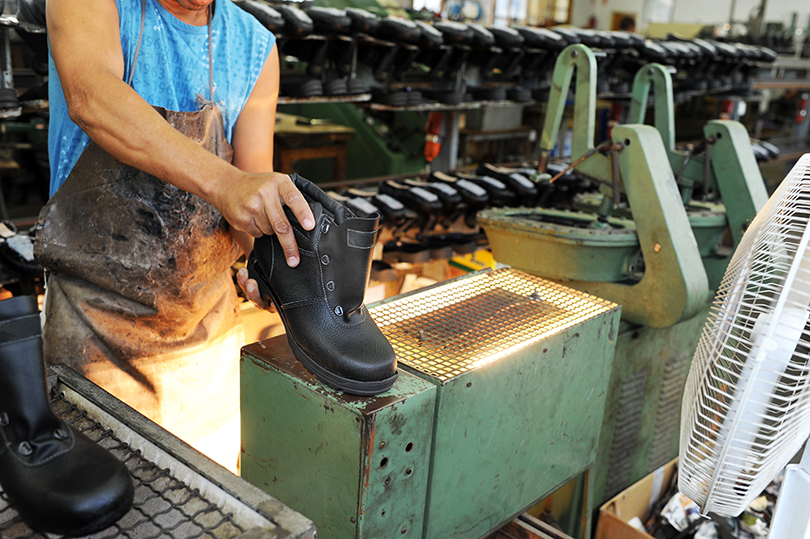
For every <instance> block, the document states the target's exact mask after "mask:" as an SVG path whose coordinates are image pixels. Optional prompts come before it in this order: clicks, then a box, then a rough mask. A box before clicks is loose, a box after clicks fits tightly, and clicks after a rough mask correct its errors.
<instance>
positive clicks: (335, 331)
mask: <svg viewBox="0 0 810 539" xmlns="http://www.w3.org/2000/svg"><path fill="white" fill-rule="evenodd" d="M291 178H292V180H293V182H295V185H296V187H298V189H299V190H300V191H301V192H302V193H303V195H304V196H305V197H306V199H307V201H308V202H309V204H310V207H311V209H312V213H313V215H314V217H315V223H316V225H315V228H314V229H312V230H310V231H308V230H305V229H304V228H303V227H301V226H300V224H299V223H298V221H297V220H296V219H295V216H294V215H293V214H292V212H291V211H289V210H287V209H286V208H285V211H287V218H288V219H289V221H290V224H291V225H292V228H293V230H294V231H295V239H296V241H297V242H298V250H299V252H300V254H301V261H300V263H299V264H298V266H296V267H294V268H291V267H289V266H288V265H287V263H286V261H285V258H284V252H283V250H282V248H281V244H280V243H279V241H278V239H277V238H276V236H275V235H273V236H263V237H261V238H257V239H256V241H255V242H254V247H253V252H252V253H251V255H250V258H249V260H248V270H249V272H250V277H251V278H252V279H255V280H256V281H257V282H258V283H259V290H260V291H261V293H262V296H263V297H264V299H265V300H267V301H272V302H273V303H274V304H275V305H276V307H277V308H278V312H279V315H280V317H281V321H282V322H283V323H284V327H285V329H286V330H287V341H288V342H289V344H290V348H292V351H293V354H294V355H295V357H296V359H298V360H299V361H300V362H301V363H302V364H303V365H304V367H305V368H306V369H307V370H308V371H309V372H310V373H312V374H314V375H315V376H316V377H317V378H318V379H319V380H321V381H322V382H324V383H325V384H326V385H328V386H330V387H333V388H336V389H340V390H342V391H345V392H346V393H352V394H355V395H376V394H379V393H383V392H385V391H387V390H388V389H390V388H391V386H392V385H393V384H394V381H395V380H396V378H397V362H396V357H395V355H394V350H393V348H392V347H391V344H390V343H389V342H388V340H387V339H386V338H385V336H384V335H383V334H382V332H381V331H380V329H379V328H378V327H377V324H376V323H375V322H374V320H373V319H372V318H371V315H370V314H369V313H368V309H366V308H365V306H364V305H363V297H364V295H365V290H366V283H367V282H368V276H369V272H370V271H371V254H372V250H373V247H374V243H375V242H376V239H377V230H378V224H379V216H377V215H375V216H372V217H369V218H360V217H356V216H355V215H354V214H353V213H352V212H351V210H349V209H348V208H347V207H345V206H343V205H341V204H340V203H339V202H337V201H336V200H334V199H332V198H331V197H329V196H328V195H327V194H326V193H324V192H323V191H322V190H321V189H320V188H318V187H317V186H316V185H315V184H313V183H311V182H310V181H308V180H305V179H303V178H301V177H299V176H298V175H296V174H293V175H291Z"/></svg>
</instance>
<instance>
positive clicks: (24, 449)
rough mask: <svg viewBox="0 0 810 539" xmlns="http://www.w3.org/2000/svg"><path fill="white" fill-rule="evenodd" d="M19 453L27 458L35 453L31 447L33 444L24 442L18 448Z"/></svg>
mask: <svg viewBox="0 0 810 539" xmlns="http://www.w3.org/2000/svg"><path fill="white" fill-rule="evenodd" d="M17 451H18V452H19V453H20V455H22V456H24V457H27V456H29V455H30V454H31V453H33V452H34V448H33V447H31V444H29V443H28V442H22V443H21V444H20V446H19V447H18V448H17Z"/></svg>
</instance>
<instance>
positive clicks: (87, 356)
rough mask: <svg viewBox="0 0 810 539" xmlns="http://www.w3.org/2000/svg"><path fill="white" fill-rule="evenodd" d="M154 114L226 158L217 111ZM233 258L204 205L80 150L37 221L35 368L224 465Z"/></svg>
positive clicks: (229, 457) (232, 453) (234, 361)
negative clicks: (104, 395)
mask: <svg viewBox="0 0 810 539" xmlns="http://www.w3.org/2000/svg"><path fill="white" fill-rule="evenodd" d="M158 110H159V112H160V113H161V114H162V115H163V116H164V117H165V118H166V120H167V121H168V122H169V123H170V124H171V125H173V126H174V127H175V128H177V129H178V130H179V131H180V132H182V133H184V134H185V135H187V136H189V137H190V138H191V139H193V140H195V141H196V142H197V143H199V144H200V145H201V146H202V147H204V148H205V149H207V150H209V151H211V152H213V153H215V154H217V155H219V156H220V157H222V158H223V159H226V160H227V161H229V162H230V161H231V157H232V153H233V152H232V149H231V147H230V144H229V143H228V141H227V140H226V137H225V131H224V129H223V124H222V115H221V113H220V111H219V109H218V108H217V107H216V105H212V104H207V105H205V106H204V107H203V108H202V110H200V111H197V112H172V111H166V110H163V109H158ZM239 253H240V250H239V248H238V246H237V244H236V243H235V242H234V240H233V238H232V237H231V235H230V233H229V232H228V225H227V223H226V222H225V220H224V218H223V217H222V215H221V214H220V213H219V212H218V211H217V210H216V209H215V208H214V207H213V206H211V205H210V204H208V203H207V202H205V201H203V200H202V199H201V198H199V197H197V196H195V195H192V194H190V193H188V192H186V191H183V190H181V189H178V188H177V187H174V186H173V185H171V184H168V183H166V182H164V181H162V180H160V179H158V178H156V177H154V176H151V175H149V174H146V173H144V172H142V171H140V170H137V169H135V168H133V167H130V166H127V165H124V164H122V163H120V162H118V161H117V160H116V159H114V158H113V157H112V156H110V155H109V154H108V153H106V152H105V151H104V150H102V149H101V148H100V147H99V146H98V145H96V144H95V143H93V142H91V143H90V145H89V146H88V147H87V148H86V149H85V150H84V152H83V154H82V155H81V157H80V158H79V160H78V162H77V163H76V166H75V167H74V168H73V171H72V172H71V174H70V175H69V176H68V178H67V180H66V181H65V183H64V185H62V187H60V189H59V190H58V191H57V192H56V194H55V195H54V196H53V197H52V198H51V199H50V200H49V201H48V203H47V204H46V206H45V207H44V208H43V210H42V212H41V214H40V217H39V221H38V224H37V236H36V242H35V256H36V259H37V261H38V262H39V263H40V264H41V265H42V266H43V267H44V268H45V269H46V270H47V274H48V278H47V295H46V301H45V307H44V310H45V325H44V328H43V337H44V343H45V357H46V361H47V362H49V363H63V364H67V365H69V366H71V367H73V368H74V369H76V370H78V371H79V372H81V373H82V374H84V375H85V376H86V377H87V378H89V379H90V380H92V381H94V382H95V383H97V384H98V385H100V386H101V387H103V388H104V389H106V390H107V391H109V392H110V393H112V394H113V395H115V396H116V397H118V398H119V399H121V400H123V401H124V402H126V403H127V404H129V405H130V406H132V407H133V408H135V409H137V410H138V411H140V412H141V413H143V414H144V415H146V416H147V417H149V418H150V419H152V420H154V421H155V422H157V423H159V424H160V425H162V426H163V427H164V428H166V429H167V430H169V431H171V432H172V433H174V434H175V435H177V436H179V437H180V438H182V439H183V440H185V441H186V442H188V443H189V444H191V445H193V446H194V447H196V448H197V449H198V450H200V451H201V452H203V453H206V454H207V455H209V456H210V457H211V458H213V459H214V460H216V461H218V462H220V463H221V464H223V465H225V466H226V467H228V468H231V469H233V468H234V466H235V464H236V457H237V455H238V448H239V440H240V438H239V396H238V392H239V378H238V375H239V372H238V361H239V350H240V347H241V346H242V344H243V336H242V327H241V323H240V319H239V316H240V315H239V309H238V306H237V298H236V291H235V288H234V284H233V280H232V277H231V275H230V272H229V268H230V266H231V265H232V264H233V263H234V262H235V261H236V259H237V257H238V256H239ZM223 443H224V445H223Z"/></svg>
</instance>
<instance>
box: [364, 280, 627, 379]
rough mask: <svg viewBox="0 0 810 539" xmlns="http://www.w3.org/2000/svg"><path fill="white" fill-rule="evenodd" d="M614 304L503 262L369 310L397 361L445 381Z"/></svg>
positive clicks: (599, 312)
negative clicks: (507, 265) (494, 268)
mask: <svg viewBox="0 0 810 539" xmlns="http://www.w3.org/2000/svg"><path fill="white" fill-rule="evenodd" d="M616 307H617V305H616V304H614V303H611V302H610V301H607V300H603V299H600V298H597V297H595V296H591V295H590V294H587V293H585V292H580V291H578V290H573V289H571V288H567V287H565V286H562V285H560V284H557V283H554V282H551V281H547V280H545V279H541V278H539V277H535V276H533V275H529V274H527V273H523V272H521V271H517V270H513V269H508V268H505V269H499V270H495V271H487V272H482V273H479V274H477V275H473V276H464V277H462V278H459V279H456V280H454V281H449V282H446V283H442V284H441V285H438V286H435V287H432V288H430V289H429V290H420V291H416V292H414V293H413V294H410V295H406V296H398V297H396V298H394V299H392V300H391V301H387V302H382V303H381V304H380V305H378V306H375V307H372V308H370V309H369V312H370V313H371V315H372V317H373V318H374V320H375V321H376V322H377V325H378V326H379V327H380V329H381V330H382V332H383V333H384V334H385V336H386V337H388V340H389V341H390V342H391V345H392V346H393V347H394V350H395V351H396V353H397V360H398V361H400V362H402V363H403V364H405V365H407V366H408V367H411V368H412V369H415V370H417V371H419V372H421V373H423V374H427V375H430V376H433V377H435V378H437V379H439V380H440V381H442V382H445V381H447V380H450V379H451V378H454V377H456V376H460V375H462V374H464V373H465V372H468V371H471V370H473V369H477V368H479V367H481V366H483V365H485V364H488V363H492V362H494V361H497V360H498V359H500V358H502V357H506V356H508V355H510V354H512V353H513V352H516V351H517V350H520V349H521V348H524V347H526V346H529V345H531V344H533V343H535V342H537V341H539V340H541V339H544V338H546V337H548V336H550V335H554V334H555V333H559V332H560V331H563V330H564V329H566V328H569V327H571V326H573V325H575V324H578V323H580V322H582V321H584V320H587V319H590V318H592V317H594V316H596V315H598V314H601V313H604V312H607V311H609V310H611V309H615V308H616Z"/></svg>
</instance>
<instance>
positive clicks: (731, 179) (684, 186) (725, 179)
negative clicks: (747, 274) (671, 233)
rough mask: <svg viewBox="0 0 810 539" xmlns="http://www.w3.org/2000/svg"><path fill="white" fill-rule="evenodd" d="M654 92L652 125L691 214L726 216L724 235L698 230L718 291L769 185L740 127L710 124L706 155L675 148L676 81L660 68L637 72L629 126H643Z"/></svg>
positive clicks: (651, 66)
mask: <svg viewBox="0 0 810 539" xmlns="http://www.w3.org/2000/svg"><path fill="white" fill-rule="evenodd" d="M651 88H652V89H653V95H654V105H653V118H654V120H653V122H654V125H655V128H656V129H657V130H658V132H659V133H660V135H661V139H662V141H663V143H664V148H665V149H666V152H667V156H668V157H669V163H670V166H671V168H672V171H673V173H674V174H675V175H676V177H675V180H676V182H677V184H678V187H679V189H680V191H681V198H682V200H683V203H684V205H686V207H687V211H690V210H691V211H692V212H694V213H699V212H701V211H704V212H705V211H709V212H712V213H720V214H723V216H724V219H723V223H722V226H721V227H720V228H719V230H718V229H717V228H716V227H712V226H704V227H702V228H701V227H698V226H693V232H694V233H695V236H696V237H699V236H701V234H703V237H699V239H698V244H699V245H700V246H701V256H702V257H703V264H704V267H705V268H706V274H707V276H708V278H709V287H710V288H711V289H712V290H717V287H718V286H719V285H720V281H721V280H722V278H723V274H724V273H725V270H726V266H727V265H728V262H729V260H730V257H731V254H732V253H733V252H734V249H735V248H736V246H737V245H738V244H739V242H740V240H741V239H742V235H743V233H744V232H745V229H746V228H747V227H748V224H749V223H750V222H751V220H753V218H754V217H755V216H756V214H757V212H758V211H759V210H760V209H762V207H763V206H764V205H765V203H766V202H767V201H768V193H767V191H766V189H765V182H764V181H763V180H762V174H761V173H760V171H759V166H758V165H757V161H756V158H755V157H754V152H753V150H752V149H751V142H750V140H749V137H748V131H747V130H746V129H745V127H744V126H743V125H742V124H741V123H739V122H734V121H731V120H711V121H709V122H708V123H707V124H706V125H705V126H704V128H703V133H704V140H703V146H704V148H705V149H704V152H703V154H702V155H695V153H693V152H691V151H690V152H682V151H678V150H676V149H675V121H674V116H675V104H674V103H675V100H674V97H673V91H672V76H671V75H670V73H669V71H668V69H667V68H666V67H664V66H662V65H660V64H655V63H653V64H649V65H647V66H644V67H643V68H641V69H640V70H639V71H638V73H636V77H635V79H634V81H633V101H632V103H631V105H630V111H629V115H628V123H631V124H636V123H638V124H641V123H644V117H645V113H646V111H647V103H648V99H649V95H650V89H651ZM696 187H700V188H701V198H700V200H694V199H693V194H694V191H695V188H696ZM696 224H697V222H696ZM726 230H728V231H729V232H730V235H731V240H732V241H731V245H726V246H725V248H723V246H722V243H723V238H722V236H723V234H724V233H725V231H726Z"/></svg>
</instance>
